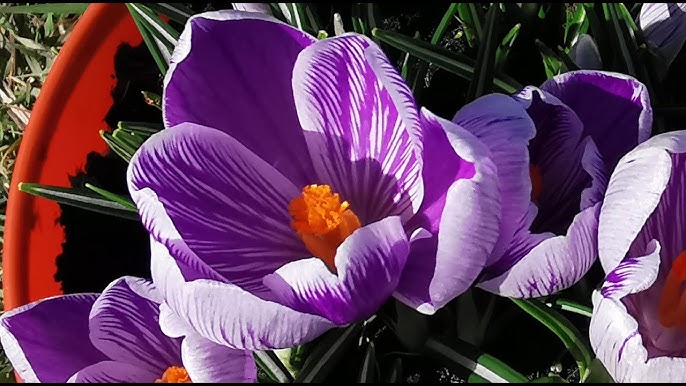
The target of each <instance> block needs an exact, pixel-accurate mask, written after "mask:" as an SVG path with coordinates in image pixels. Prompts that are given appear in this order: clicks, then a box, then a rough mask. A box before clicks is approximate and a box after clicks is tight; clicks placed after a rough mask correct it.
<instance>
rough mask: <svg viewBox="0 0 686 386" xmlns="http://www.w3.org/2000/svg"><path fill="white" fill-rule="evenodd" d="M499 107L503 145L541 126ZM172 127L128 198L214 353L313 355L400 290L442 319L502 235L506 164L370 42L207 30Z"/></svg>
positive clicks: (189, 61) (175, 77)
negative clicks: (315, 346) (499, 176)
mask: <svg viewBox="0 0 686 386" xmlns="http://www.w3.org/2000/svg"><path fill="white" fill-rule="evenodd" d="M495 98H497V99H498V101H497V103H498V106H504V108H503V109H502V110H496V111H488V112H487V113H488V114H489V117H490V118H491V119H492V122H488V121H484V120H482V121H479V122H480V123H479V124H484V125H489V126H492V130H491V132H492V133H493V137H494V138H498V137H499V135H500V134H498V133H506V131H504V130H498V127H501V128H502V127H505V126H507V124H508V122H509V121H510V120H511V119H519V117H520V116H522V115H524V116H526V113H525V112H524V109H523V108H522V107H521V106H520V105H519V104H518V103H517V102H516V101H515V100H513V99H512V98H509V97H507V96H504V95H500V96H497V97H495ZM508 106H509V107H508ZM508 108H518V109H519V110H521V112H522V114H520V115H519V116H516V117H514V118H511V117H510V116H508V114H509V110H508ZM499 113H500V114H501V115H502V116H498V114H499ZM163 115H164V121H165V126H166V127H167V129H165V130H164V131H162V132H160V133H158V134H156V135H154V136H153V137H151V138H150V140H149V141H147V142H146V143H145V144H144V145H143V146H142V147H141V149H140V150H139V151H138V152H137V153H136V154H135V155H134V157H133V159H132V160H131V164H130V167H129V173H128V180H129V190H130V192H131V195H132V197H133V200H134V201H135V203H136V205H137V207H138V210H139V213H140V215H141V218H142V221H143V224H144V226H145V227H146V228H147V229H148V230H149V232H150V234H151V240H152V250H153V253H152V259H153V260H152V272H153V279H154V281H155V283H156V284H158V285H159V286H160V288H161V289H162V290H163V292H164V294H165V299H166V301H167V302H168V304H169V305H170V307H171V308H172V309H173V310H174V311H175V312H176V313H177V314H178V315H180V316H181V317H183V318H184V319H185V321H186V322H187V323H188V324H189V325H190V326H192V327H193V328H194V329H195V330H196V331H198V333H200V334H201V335H203V336H204V337H206V338H207V339H209V340H211V341H213V342H216V343H220V344H225V345H227V346H229V347H234V348H246V349H262V348H287V347H292V346H295V345H298V344H302V343H304V342H307V341H310V340H312V339H314V338H315V337H317V336H319V335H320V334H321V333H323V332H324V331H326V330H328V329H330V328H332V327H334V326H345V325H347V324H349V323H353V322H356V321H360V320H363V319H365V318H367V317H369V316H371V315H372V314H373V313H374V312H376V311H377V309H378V308H379V307H380V306H381V305H382V304H383V303H384V302H385V301H386V300H387V299H388V298H389V297H390V296H391V295H392V294H394V292H396V288H398V286H399V283H401V282H402V285H401V289H400V290H399V291H397V292H396V296H398V297H400V298H402V299H403V300H405V301H407V302H408V303H411V304H414V305H415V306H416V307H417V308H421V307H422V306H423V309H429V310H430V309H435V308H439V307H441V306H443V305H444V304H445V303H447V302H448V301H450V300H451V299H453V298H454V297H455V296H457V294H459V293H461V292H462V291H464V290H465V289H466V288H468V287H469V286H470V285H471V284H472V283H473V282H474V280H475V279H476V277H477V276H478V275H479V273H480V272H481V270H482V268H483V266H484V264H485V262H486V259H487V257H488V256H489V254H490V253H491V252H492V250H493V247H494V245H495V243H496V241H497V239H498V228H499V225H498V224H499V217H500V195H499V185H498V182H497V180H496V173H495V165H494V162H493V160H492V159H491V158H492V157H495V154H492V152H491V151H489V150H488V149H487V148H486V147H485V146H484V145H483V144H482V143H481V142H480V141H478V140H477V139H476V137H475V136H474V135H472V134H471V133H469V132H468V131H466V130H464V129H463V128H461V127H459V126H458V125H456V124H454V123H452V122H450V121H447V120H444V119H441V118H439V117H436V116H434V115H433V114H431V113H430V112H428V111H426V110H422V111H418V110H417V107H416V105H415V102H414V100H413V98H412V95H411V92H410V90H409V89H408V88H407V86H406V85H405V84H404V82H403V80H402V78H401V77H400V76H399V74H398V73H397V71H396V70H395V68H393V66H392V65H391V64H390V63H389V62H388V59H387V58H386V57H385V55H384V54H383V52H382V51H381V50H380V48H379V47H378V46H376V45H375V44H374V43H373V42H372V41H371V40H370V39H368V38H366V37H364V36H361V35H356V34H345V35H342V36H338V37H335V38H330V39H324V40H317V39H315V38H314V37H312V36H309V35H307V34H305V33H304V32H302V31H299V30H297V29H294V28H292V27H290V26H288V25H286V24H284V23H281V22H279V21H277V20H275V19H273V18H270V17H268V16H265V15H260V14H256V13H242V12H237V11H223V12H212V13H205V14H201V15H197V16H194V17H192V18H191V19H189V22H188V24H187V25H186V28H185V30H184V31H183V33H182V34H181V37H180V39H179V45H178V46H177V48H176V50H175V52H174V54H173V57H172V60H171V65H170V69H169V72H168V74H167V76H166V78H165V88H164V98H163ZM510 115H511V114H510ZM527 119H528V118H527ZM529 122H530V123H531V121H530V120H529ZM529 130H530V131H532V130H533V124H531V127H530V128H529ZM526 135H528V133H527V130H519V131H515V132H507V134H503V137H502V138H503V140H502V141H501V142H503V141H505V140H514V141H526V139H520V138H519V137H520V136H522V137H525V136H526ZM502 151H503V152H506V151H507V150H506V149H502ZM523 151H525V150H523ZM503 163H506V161H503ZM420 241H421V242H420ZM401 276H402V277H401Z"/></svg>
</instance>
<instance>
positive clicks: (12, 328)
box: [0, 277, 257, 383]
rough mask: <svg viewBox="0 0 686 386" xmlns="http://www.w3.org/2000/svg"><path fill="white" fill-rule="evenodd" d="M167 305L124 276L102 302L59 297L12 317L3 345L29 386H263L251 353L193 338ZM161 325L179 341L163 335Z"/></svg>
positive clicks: (6, 319) (2, 329)
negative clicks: (161, 385) (240, 385)
mask: <svg viewBox="0 0 686 386" xmlns="http://www.w3.org/2000/svg"><path fill="white" fill-rule="evenodd" d="M161 302H162V300H161V294H160V293H159V292H158V291H157V290H156V289H155V287H154V286H153V285H152V283H150V282H148V281H146V280H143V279H138V278H133V277H123V278H120V279H117V280H115V281H114V282H112V283H111V284H110V285H109V286H108V287H107V288H106V289H105V291H104V292H103V293H102V294H100V295H98V294H74V295H63V296H57V297H53V298H48V299H44V300H40V301H37V302H34V303H31V304H28V305H26V306H23V307H19V308H17V309H14V310H11V311H8V312H6V313H5V314H3V315H2V317H0V341H2V346H3V348H4V350H5V353H6V354H7V357H8V358H9V359H10V361H11V362H12V365H13V367H14V369H15V371H16V372H17V373H18V374H19V376H20V377H21V379H22V380H23V381H24V382H41V383H42V382H46V383H47V382H49V383H64V382H70V383H72V382H76V383H92V382H98V383H112V382H127V383H129V382H135V383H151V382H155V381H157V382H160V381H161V382H168V383H179V382H190V381H191V380H192V381H193V382H254V381H255V380H256V374H257V369H256V367H255V363H254V361H253V358H252V354H251V353H250V352H246V351H242V350H233V349H230V348H228V347H224V346H219V345H216V344H214V343H211V342H209V341H207V340H206V339H203V338H201V337H200V336H199V335H197V334H195V333H192V332H190V331H191V330H189V329H188V328H185V327H184V326H183V325H182V322H181V321H180V320H178V319H177V318H176V317H175V316H174V314H173V313H172V312H171V311H170V310H169V309H168V308H166V307H164V306H162V307H160V304H161ZM160 310H162V311H160ZM160 312H162V313H160ZM160 319H163V320H166V323H165V324H166V325H167V326H168V328H169V330H170V331H171V333H173V334H176V335H174V336H175V337H174V338H170V337H168V336H167V335H165V334H164V333H163V332H162V330H161V329H160V325H159V320H160ZM165 332H166V331H165Z"/></svg>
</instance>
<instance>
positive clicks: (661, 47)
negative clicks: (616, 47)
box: [638, 3, 686, 76]
mask: <svg viewBox="0 0 686 386" xmlns="http://www.w3.org/2000/svg"><path fill="white" fill-rule="evenodd" d="M638 23H639V25H640V27H641V30H642V31H643V35H644V37H645V40H646V42H647V43H648V47H649V48H650V49H651V51H652V52H653V53H655V54H656V55H657V56H658V58H659V68H658V71H659V72H660V74H661V76H664V74H665V73H666V71H667V69H668V68H669V66H670V65H671V64H672V62H673V61H674V59H675V58H676V56H677V55H678V54H679V51H681V48H682V47H683V46H684V42H685V41H686V3H643V5H641V13H640V15H639V16H638Z"/></svg>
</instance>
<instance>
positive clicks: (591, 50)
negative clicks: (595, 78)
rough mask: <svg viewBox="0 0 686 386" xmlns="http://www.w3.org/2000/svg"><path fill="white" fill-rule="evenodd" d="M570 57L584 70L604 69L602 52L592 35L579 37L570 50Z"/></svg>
mask: <svg viewBox="0 0 686 386" xmlns="http://www.w3.org/2000/svg"><path fill="white" fill-rule="evenodd" d="M569 57H570V59H572V61H573V62H574V64H576V65H577V66H578V67H579V68H580V69H582V70H602V69H603V61H602V59H601V58H600V51H598V46H597V45H596V44H595V40H593V38H592V37H591V36H590V35H586V34H581V35H579V37H578V38H577V41H576V42H575V43H574V44H572V47H571V48H570V49H569Z"/></svg>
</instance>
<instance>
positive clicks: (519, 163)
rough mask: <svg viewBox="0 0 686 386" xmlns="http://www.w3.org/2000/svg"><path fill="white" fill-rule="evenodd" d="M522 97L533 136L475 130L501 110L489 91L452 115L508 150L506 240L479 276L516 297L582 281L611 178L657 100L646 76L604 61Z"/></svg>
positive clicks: (502, 170) (639, 138)
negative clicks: (607, 67) (603, 68)
mask: <svg viewBox="0 0 686 386" xmlns="http://www.w3.org/2000/svg"><path fill="white" fill-rule="evenodd" d="M514 98H515V99H516V100H517V101H519V102H520V103H521V105H522V106H523V107H524V108H526V112H527V113H528V117H530V118H531V120H533V123H534V124H535V127H536V131H535V136H533V135H532V136H533V138H532V139H531V141H530V142H526V141H514V140H506V141H502V140H501V141H496V140H493V139H492V138H489V136H492V135H493V134H492V133H491V132H490V131H487V130H486V131H483V132H477V131H473V130H472V129H471V127H473V125H470V122H472V121H473V120H474V118H473V117H474V116H479V115H480V114H482V112H484V111H489V110H490V111H493V110H499V111H503V108H502V107H500V106H497V105H495V104H493V103H489V102H488V100H487V99H485V98H482V99H481V100H478V101H476V102H474V103H472V104H470V105H468V106H466V107H465V108H463V109H462V110H460V111H459V112H458V113H457V115H456V116H455V119H454V121H455V122H456V123H458V124H460V125H462V126H463V127H465V128H466V129H468V130H471V131H472V132H473V133H474V134H475V135H476V136H477V137H479V138H480V139H481V140H482V141H483V143H484V144H485V145H486V146H487V147H489V148H490V149H491V150H492V151H493V152H494V154H496V152H501V153H502V154H498V156H497V157H494V158H493V159H494V160H495V162H496V166H497V168H498V176H499V182H500V184H501V191H502V193H501V194H502V197H503V198H502V207H503V209H502V211H503V213H502V216H501V224H500V229H501V231H500V235H501V239H500V241H503V242H502V243H498V244H496V247H495V248H494V251H493V253H492V254H491V257H490V258H489V260H488V262H487V264H486V268H485V269H484V271H483V273H482V275H481V276H480V278H479V284H478V286H479V287H481V288H483V289H486V290H488V291H490V292H493V293H496V294H500V295H504V296H509V297H518V298H528V297H539V296H545V295H548V294H551V293H554V292H557V291H560V290H562V289H565V288H567V287H570V286H571V285H573V284H575V283H576V282H577V281H578V280H579V279H580V278H581V277H582V276H583V275H584V274H585V273H586V272H587V271H588V269H589V268H590V267H591V265H592V263H593V262H594V261H595V259H596V257H597V236H596V234H597V227H598V214H599V210H600V205H601V202H602V198H603V194H604V192H605V187H606V185H607V180H608V178H609V176H610V173H611V172H612V170H613V169H614V167H615V165H616V164H617V162H618V161H619V159H620V157H622V156H623V155H624V154H626V152H628V151H629V150H631V149H632V148H633V147H635V146H636V145H638V144H639V143H641V142H643V141H645V140H646V139H647V138H648V137H649V135H650V131H651V127H652V110H651V108H650V103H649V100H648V93H647V91H646V88H645V87H644V86H643V84H641V83H640V82H638V81H637V80H636V79H634V78H631V77H628V76H625V75H622V74H616V73H608V72H599V71H575V72H568V73H565V74H563V75H559V76H556V77H554V78H552V79H550V80H548V81H547V82H545V83H544V84H543V85H542V86H541V87H540V88H536V87H526V88H524V89H523V90H522V91H520V92H519V93H518V94H516V95H515V96H514ZM517 114H519V115H521V112H517V110H514V109H513V110H511V115H512V116H514V115H517ZM482 116H484V117H489V115H488V114H486V113H483V115H482ZM520 118H521V122H524V121H525V118H524V117H521V116H520ZM488 119H490V120H492V121H493V122H496V121H497V118H496V117H493V116H490V117H489V118H488ZM481 127H482V128H488V127H489V126H488V125H482V126H481ZM508 129H509V130H511V132H515V131H516V130H517V129H516V127H509V128H508ZM520 130H521V129H520ZM527 132H530V131H528V130H527ZM500 135H501V136H502V135H503V134H500ZM505 138H507V137H505ZM520 138H521V137H520ZM528 138H531V136H530V137H528ZM527 148H528V151H527ZM503 151H505V152H503ZM503 162H504V163H505V166H503V165H502V163H503Z"/></svg>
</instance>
